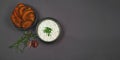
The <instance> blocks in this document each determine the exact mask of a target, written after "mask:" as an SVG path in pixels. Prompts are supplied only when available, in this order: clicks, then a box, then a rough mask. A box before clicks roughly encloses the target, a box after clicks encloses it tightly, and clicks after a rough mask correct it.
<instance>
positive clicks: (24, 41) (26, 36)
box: [9, 31, 37, 52]
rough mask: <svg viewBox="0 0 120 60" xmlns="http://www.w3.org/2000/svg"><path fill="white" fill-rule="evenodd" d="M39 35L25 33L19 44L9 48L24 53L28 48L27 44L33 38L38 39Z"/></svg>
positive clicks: (18, 41)
mask: <svg viewBox="0 0 120 60" xmlns="http://www.w3.org/2000/svg"><path fill="white" fill-rule="evenodd" d="M36 37H37V35H36V34H33V33H32V32H28V31H25V32H24V36H22V37H20V38H19V39H18V40H17V42H15V43H13V44H12V45H10V46H9V48H15V49H16V50H17V51H18V52H19V51H20V52H23V50H24V48H25V47H27V43H28V41H29V40H30V39H31V38H33V39H34V38H36Z"/></svg>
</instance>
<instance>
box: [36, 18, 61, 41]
mask: <svg viewBox="0 0 120 60" xmlns="http://www.w3.org/2000/svg"><path fill="white" fill-rule="evenodd" d="M46 27H49V28H51V29H52V31H51V33H50V35H49V36H48V34H47V33H45V32H44V30H45V28H46ZM37 34H38V36H39V38H40V39H41V40H43V41H45V42H52V41H54V40H56V39H57V38H58V37H59V35H60V27H59V25H58V23H57V22H55V21H54V20H52V19H45V20H43V21H42V22H40V23H39V24H38V26H37Z"/></svg>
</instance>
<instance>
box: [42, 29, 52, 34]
mask: <svg viewBox="0 0 120 60" xmlns="http://www.w3.org/2000/svg"><path fill="white" fill-rule="evenodd" d="M51 31H52V29H51V28H50V27H45V29H44V31H43V32H44V33H46V34H47V35H48V36H50V33H51Z"/></svg>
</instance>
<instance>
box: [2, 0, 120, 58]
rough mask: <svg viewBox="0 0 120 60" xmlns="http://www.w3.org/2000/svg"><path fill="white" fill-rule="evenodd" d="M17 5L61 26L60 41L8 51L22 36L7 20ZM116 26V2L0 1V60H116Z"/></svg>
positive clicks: (119, 11)
mask: <svg viewBox="0 0 120 60" xmlns="http://www.w3.org/2000/svg"><path fill="white" fill-rule="evenodd" d="M18 2H22V3H25V4H28V5H31V6H33V7H34V8H35V9H36V10H37V11H38V14H39V15H40V17H41V18H43V17H53V18H56V19H57V20H58V21H59V22H60V23H61V24H63V28H64V31H65V32H64V36H63V38H62V39H61V41H59V42H57V43H55V44H51V45H47V44H45V43H43V42H40V45H39V48H36V49H34V48H26V49H25V51H24V53H16V51H14V50H13V49H10V48H8V46H10V45H11V44H12V43H14V42H15V41H16V40H17V39H18V38H19V37H20V36H22V32H21V31H19V30H16V28H15V27H14V26H13V24H12V23H11V21H10V15H11V13H12V10H13V8H14V7H15V6H16V4H17V3H18ZM119 26H120V1H119V0H118V1H117V0H0V60H120V27H119Z"/></svg>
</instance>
